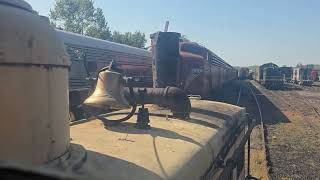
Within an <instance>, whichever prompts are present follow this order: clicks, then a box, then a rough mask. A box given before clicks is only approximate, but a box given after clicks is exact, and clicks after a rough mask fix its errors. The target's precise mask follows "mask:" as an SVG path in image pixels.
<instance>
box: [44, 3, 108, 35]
mask: <svg viewBox="0 0 320 180" xmlns="http://www.w3.org/2000/svg"><path fill="white" fill-rule="evenodd" d="M49 17H50V20H51V24H52V25H54V26H55V27H57V28H59V29H63V30H65V31H71V32H74V33H78V34H83V35H87V36H92V37H96V38H100V39H111V32H110V30H109V27H108V24H107V22H106V19H105V17H104V14H103V12H102V9H100V8H95V7H94V4H93V1H92V0H56V1H55V5H54V7H53V9H51V10H50V14H49Z"/></svg>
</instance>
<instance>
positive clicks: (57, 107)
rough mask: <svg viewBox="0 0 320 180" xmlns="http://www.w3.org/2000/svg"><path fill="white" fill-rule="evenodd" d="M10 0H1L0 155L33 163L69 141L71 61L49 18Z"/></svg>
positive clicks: (61, 149) (62, 150) (48, 157)
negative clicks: (44, 17)
mask: <svg viewBox="0 0 320 180" xmlns="http://www.w3.org/2000/svg"><path fill="white" fill-rule="evenodd" d="M8 2H9V1H7V0H6V1H4V0H0V17H1V18H0V98H1V101H0V115H1V126H0V147H1V148H0V160H1V161H15V162H19V163H26V164H36V165H37V164H42V163H45V162H47V161H50V160H53V159H55V158H57V157H59V156H61V155H63V154H64V153H65V152H66V151H67V149H68V147H69V127H68V66H69V64H70V62H69V58H68V56H67V55H66V52H65V50H64V45H63V43H62V42H61V41H60V40H59V38H57V36H56V33H55V31H54V30H53V28H52V27H50V26H49V24H48V23H46V22H45V21H44V20H41V19H40V17H39V16H38V15H36V14H33V13H32V11H31V8H30V7H29V6H28V5H26V3H25V2H24V1H19V0H15V1H10V2H9V5H8ZM10 4H11V5H12V4H13V5H15V6H16V7H14V6H11V5H10ZM17 7H19V8H17Z"/></svg>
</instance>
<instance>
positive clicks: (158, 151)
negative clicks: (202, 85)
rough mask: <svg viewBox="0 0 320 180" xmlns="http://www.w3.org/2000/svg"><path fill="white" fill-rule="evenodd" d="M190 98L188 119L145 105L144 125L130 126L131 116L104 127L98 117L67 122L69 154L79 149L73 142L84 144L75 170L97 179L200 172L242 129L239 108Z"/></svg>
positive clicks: (184, 175) (208, 169) (186, 176)
mask: <svg viewBox="0 0 320 180" xmlns="http://www.w3.org/2000/svg"><path fill="white" fill-rule="evenodd" d="M191 103H192V111H191V115H190V118H189V119H188V120H178V119H174V118H171V116H170V111H168V110H165V109H160V108H159V107H154V106H150V107H149V111H150V125H151V127H152V128H151V129H150V130H141V129H136V128H135V127H134V124H135V122H136V119H137V117H136V116H133V117H132V118H131V119H130V120H129V121H127V122H124V123H122V124H121V125H119V126H110V127H104V125H103V123H102V122H101V121H99V120H91V121H89V122H80V123H79V122H76V124H74V125H72V126H71V138H72V141H71V142H72V144H73V145H72V148H71V154H73V152H78V154H81V153H79V147H81V146H79V145H82V146H83V147H84V148H85V149H86V150H87V151H86V159H85V160H84V161H83V162H82V163H81V168H79V170H77V171H78V172H79V173H80V174H85V175H88V176H89V177H92V176H93V177H95V178H98V179H199V178H201V177H202V178H203V177H206V176H207V175H208V173H210V172H212V171H211V170H212V169H214V166H215V162H216V160H217V159H218V158H217V156H219V155H220V152H221V151H223V150H225V147H226V146H225V145H226V144H228V143H230V142H229V141H230V138H232V137H241V136H242V135H243V134H242V133H241V132H242V130H243V128H244V122H245V119H246V115H245V110H244V108H241V107H238V106H234V105H230V104H225V103H220V102H214V101H204V100H192V101H191ZM126 111H127V110H125V111H118V112H116V113H115V114H114V115H112V116H113V117H112V116H110V117H109V118H118V117H119V116H123V114H122V115H121V113H126ZM80 149H81V148H80ZM233 150H234V149H233ZM231 151H232V150H231ZM82 154H85V153H82ZM83 156H84V155H83ZM211 177H212V176H211Z"/></svg>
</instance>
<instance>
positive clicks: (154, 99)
mask: <svg viewBox="0 0 320 180" xmlns="http://www.w3.org/2000/svg"><path fill="white" fill-rule="evenodd" d="M139 89H141V88H133V96H134V98H135V102H136V103H137V104H157V105H159V106H161V107H166V108H169V109H170V110H171V111H172V113H173V116H174V117H176V118H182V119H184V118H187V117H189V114H190V110H191V103H190V100H189V98H188V96H187V95H186V94H185V92H184V91H183V90H181V89H179V88H176V87H166V88H146V93H145V95H144V97H143V98H141V96H140V95H139V92H138V90H139ZM143 89H144V88H143ZM124 96H125V98H126V99H127V100H128V101H130V99H132V96H130V91H129V88H125V89H124Z"/></svg>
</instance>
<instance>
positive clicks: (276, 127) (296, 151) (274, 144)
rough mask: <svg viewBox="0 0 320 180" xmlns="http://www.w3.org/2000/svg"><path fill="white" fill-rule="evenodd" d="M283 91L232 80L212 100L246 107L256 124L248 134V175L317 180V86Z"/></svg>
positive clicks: (319, 98)
mask: <svg viewBox="0 0 320 180" xmlns="http://www.w3.org/2000/svg"><path fill="white" fill-rule="evenodd" d="M284 86H285V87H284V88H283V89H282V90H269V89H266V88H265V87H263V86H262V85H261V84H258V83H257V82H256V81H252V80H251V81H249V80H247V81H237V82H235V83H233V84H229V85H227V86H226V87H224V88H223V90H222V91H221V93H218V94H219V95H217V96H218V97H217V99H218V100H221V101H224V102H227V103H231V104H238V105H240V106H243V107H246V109H247V112H248V113H250V114H251V115H252V116H253V117H254V118H255V119H256V120H257V124H256V127H255V128H254V130H253V132H252V135H251V153H252V154H251V159H250V164H251V165H250V172H251V174H252V175H253V176H254V177H256V178H258V179H318V178H319V174H318V172H319V170H320V169H319V165H320V164H319V163H320V162H319V158H320V157H319V152H318V149H319V145H320V141H319V138H320V134H319V128H320V116H319V111H320V106H319V102H320V89H319V83H318V82H316V83H314V85H313V86H304V87H302V86H298V85H294V84H290V83H285V85H284ZM251 90H252V91H251ZM255 97H256V99H257V102H258V104H259V108H260V110H259V108H258V105H257V102H256V100H255ZM260 111H261V112H260ZM260 113H261V114H260ZM260 120H262V121H260Z"/></svg>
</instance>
